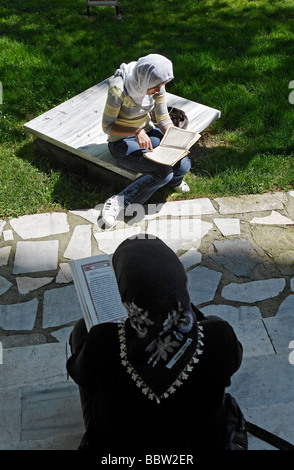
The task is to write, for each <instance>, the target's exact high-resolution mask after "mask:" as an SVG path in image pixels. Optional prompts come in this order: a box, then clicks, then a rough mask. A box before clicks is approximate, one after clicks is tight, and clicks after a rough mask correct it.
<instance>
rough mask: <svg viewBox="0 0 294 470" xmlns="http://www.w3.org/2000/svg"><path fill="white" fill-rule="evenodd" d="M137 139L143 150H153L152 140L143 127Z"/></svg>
mask: <svg viewBox="0 0 294 470" xmlns="http://www.w3.org/2000/svg"><path fill="white" fill-rule="evenodd" d="M136 139H137V142H138V144H139V146H140V148H141V149H143V150H147V149H149V150H150V152H153V147H152V143H151V140H150V138H149V136H148V135H147V134H146V132H145V131H144V130H143V129H142V130H140V131H139V132H138V133H137V135H136Z"/></svg>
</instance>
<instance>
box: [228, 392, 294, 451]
mask: <svg viewBox="0 0 294 470" xmlns="http://www.w3.org/2000/svg"><path fill="white" fill-rule="evenodd" d="M224 407H225V418H226V444H225V450H248V434H247V433H248V432H249V433H250V434H252V435H253V436H255V437H258V438H259V439H261V440H262V441H265V442H267V443H268V444H271V445H272V446H273V447H276V448H277V449H279V450H294V445H293V444H290V442H287V441H285V440H284V439H281V438H280V437H278V436H276V435H275V434H272V433H271V432H269V431H266V430H265V429H262V428H260V427H259V426H256V424H253V423H250V422H249V421H246V419H245V418H244V415H243V413H242V411H241V409H240V407H239V405H238V403H237V401H236V400H235V398H234V397H233V396H232V395H230V394H229V393H225V396H224Z"/></svg>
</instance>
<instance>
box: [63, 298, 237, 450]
mask: <svg viewBox="0 0 294 470" xmlns="http://www.w3.org/2000/svg"><path fill="white" fill-rule="evenodd" d="M193 311H194V313H195V314H196V317H197V321H198V322H199V324H200V325H201V326H202V327H203V333H204V339H203V344H204V346H203V348H202V349H203V354H202V355H201V356H200V357H199V362H198V363H197V364H196V365H195V367H194V368H193V371H192V372H191V373H190V374H189V376H188V378H187V380H185V381H184V383H183V385H181V386H180V387H179V388H177V390H176V392H175V393H174V394H172V395H170V396H169V397H168V398H167V399H165V400H163V401H161V402H160V403H159V404H158V403H156V402H155V401H150V400H149V399H148V398H147V397H146V396H145V395H144V394H143V393H142V391H141V390H140V389H139V388H138V387H137V386H136V383H135V381H133V380H132V378H131V376H130V375H129V374H128V373H127V370H126V368H125V367H123V366H122V364H121V358H120V342H119V336H118V325H117V324H112V323H105V324H102V325H98V326H95V327H93V328H92V329H91V330H90V332H89V333H87V331H86V327H85V324H84V321H83V320H80V321H79V322H77V324H76V326H75V327H74V330H73V333H72V336H71V347H72V353H73V355H72V356H71V357H70V358H69V360H68V362H67V370H68V373H69V375H70V376H71V377H72V378H73V380H74V381H75V382H76V383H77V384H78V385H79V386H80V393H81V403H82V408H83V416H84V421H85V428H86V433H85V436H84V439H83V442H82V445H81V446H80V448H81V449H91V450H96V451H97V452H98V453H99V454H101V453H102V452H103V453H106V452H112V453H113V452H116V451H117V452H122V451H123V454H121V455H128V454H127V452H129V455H134V453H135V452H136V453H139V452H142V453H144V454H146V453H148V452H149V453H151V452H156V451H157V452H160V453H162V452H164V451H165V452H167V451H169V452H172V453H176V452H177V451H178V452H180V451H181V452H182V453H183V452H186V453H190V454H191V453H193V452H196V451H198V450H205V449H211V448H213V449H223V447H224V416H223V396H224V389H225V387H228V386H229V385H230V378H231V376H232V375H233V373H234V372H236V371H237V370H238V368H239V367H240V364H241V360H242V346H241V344H240V343H239V341H238V340H237V337H236V335H235V333H234V331H233V329H232V327H231V326H230V325H229V324H228V323H227V322H226V321H224V320H222V319H220V318H217V317H211V318H209V317H208V318H205V317H204V316H203V314H202V313H201V312H200V311H199V310H197V309H196V308H195V307H193ZM128 321H129V320H127V322H128ZM132 452H133V453H132Z"/></svg>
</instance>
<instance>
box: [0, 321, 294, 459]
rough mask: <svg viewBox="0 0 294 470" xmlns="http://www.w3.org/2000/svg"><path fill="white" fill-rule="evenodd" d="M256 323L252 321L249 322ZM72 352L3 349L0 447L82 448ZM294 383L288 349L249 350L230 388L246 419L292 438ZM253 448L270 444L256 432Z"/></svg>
mask: <svg viewBox="0 0 294 470" xmlns="http://www.w3.org/2000/svg"><path fill="white" fill-rule="evenodd" d="M255 322H256V320H251V321H247V325H248V324H250V323H252V324H255ZM252 331H253V329H252ZM247 339H248V338H247ZM68 354H69V349H68V344H67V343H49V344H48V343H47V344H40V345H35V346H25V347H16V348H10V349H7V350H5V349H4V350H3V363H2V364H1V365H0V367H1V369H0V371H1V376H0V421H1V423H2V429H3V430H4V432H2V433H1V436H0V449H2V450H3V449H11V450H12V449H15V450H17V449H18V450H21V449H64V450H71V449H73V448H77V445H78V444H79V442H80V439H81V437H82V435H83V432H84V425H83V419H82V413H81V407H80V400H79V392H78V387H77V385H76V384H75V383H74V382H73V381H72V380H71V379H70V378H69V377H68V376H67V373H66V368H65V363H66V360H67V357H68ZM293 385H294V367H293V364H291V362H290V360H289V353H288V352H287V353H286V352H280V353H278V354H277V353H275V352H274V350H273V349H272V351H270V352H269V353H267V354H259V355H254V356H253V355H250V354H247V355H246V356H245V357H244V359H243V363H242V366H241V368H240V369H239V370H238V371H237V373H236V374H235V375H234V376H233V378H232V384H231V386H230V387H229V389H228V391H229V392H230V393H232V395H233V396H235V397H236V399H237V400H238V403H239V404H240V407H241V409H242V410H243V412H244V415H245V418H246V419H248V420H249V421H252V422H253V423H255V424H257V425H259V426H261V427H264V428H265V429H267V430H268V431H270V432H273V433H275V434H277V435H278V436H280V437H282V438H284V439H286V440H289V441H290V442H291V440H292V442H293V437H292V430H293V428H294V413H293V411H294V399H293ZM249 446H250V448H252V449H259V450H266V449H270V448H271V447H269V445H268V444H266V443H264V442H262V441H260V440H258V439H256V438H255V437H253V436H249Z"/></svg>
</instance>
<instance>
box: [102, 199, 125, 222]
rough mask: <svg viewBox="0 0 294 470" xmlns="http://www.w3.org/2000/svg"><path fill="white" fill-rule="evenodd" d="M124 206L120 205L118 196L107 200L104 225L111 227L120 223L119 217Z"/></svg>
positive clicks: (103, 215) (103, 217) (103, 212)
mask: <svg viewBox="0 0 294 470" xmlns="http://www.w3.org/2000/svg"><path fill="white" fill-rule="evenodd" d="M121 210H123V206H122V205H121V204H120V201H119V197H118V196H112V197H111V198H109V199H107V201H106V202H105V204H104V207H103V209H102V219H103V221H104V223H105V224H106V225H108V226H110V227H112V226H113V225H115V223H117V222H118V220H117V217H118V214H119V213H120V211H121Z"/></svg>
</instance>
